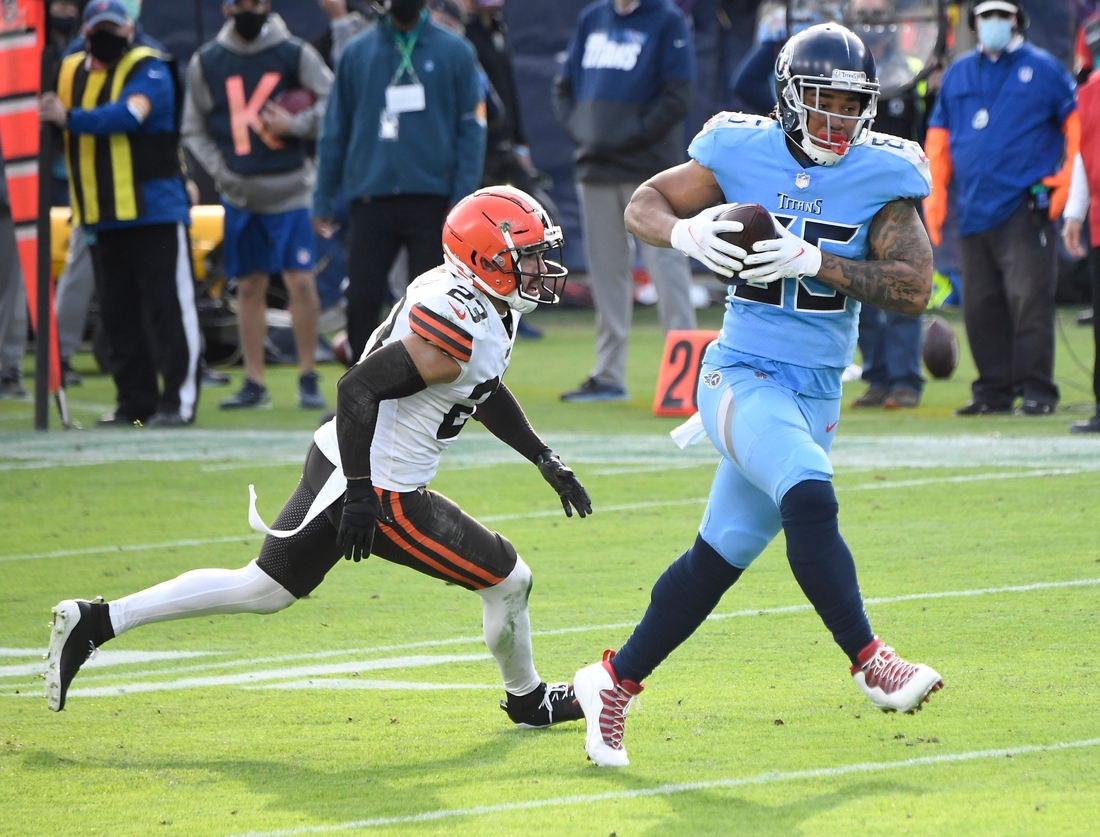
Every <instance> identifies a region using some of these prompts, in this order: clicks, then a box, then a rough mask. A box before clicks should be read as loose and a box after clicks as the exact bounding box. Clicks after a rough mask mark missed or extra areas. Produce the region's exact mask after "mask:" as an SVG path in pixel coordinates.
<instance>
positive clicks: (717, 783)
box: [233, 738, 1100, 837]
mask: <svg viewBox="0 0 1100 837" xmlns="http://www.w3.org/2000/svg"><path fill="white" fill-rule="evenodd" d="M1098 745H1100V738H1086V739H1084V740H1081V741H1062V742H1058V743H1055V744H1033V745H1030V746H1025V747H1005V748H1002V749H997V750H971V751H969V752H965V753H943V754H940V755H936V756H921V757H918V758H911V759H902V760H900V761H869V762H862V763H860V764H840V765H836V766H834V767H819V768H816V769H813V770H794V771H788V772H780V771H778V770H773V771H769V772H767V773H758V774H756V775H755V776H744V777H741V778H735V779H711V780H709V781H704V782H682V783H676V784H668V785H658V786H656V787H653V788H634V789H632V790H614V791H606V792H604V793H593V794H582V795H576V796H559V797H554V798H551V799H532V800H529V801H526V802H502V803H500V804H498V805H477V806H474V807H471V808H443V809H441V810H436V811H425V812H424V813H422V814H410V815H408V816H404V817H372V818H370V819H362V820H351V821H350V822H342V823H334V824H331V825H307V826H302V827H300V828H285V829H280V830H278V831H249V832H247V833H245V834H236V835H233V837H297V835H300V834H327V833H330V832H333V831H352V830H358V829H365V828H379V827H383V826H390V825H406V824H412V823H420V822H434V821H437V820H444V819H453V818H456V817H480V816H485V815H486V814H502V813H507V812H510V811H530V810H533V809H536V808H560V807H565V806H569V805H592V804H594V803H602V802H608V801H617V800H620V799H642V798H647V797H659V796H672V795H673V794H677V793H688V792H691V791H701V790H715V789H728V788H741V787H747V786H751V785H770V784H773V783H775V782H798V781H803V780H806V779H829V778H833V777H836V776H848V775H853V774H861V773H882V772H884V771H887V770H903V769H906V768H916V767H930V766H935V765H941V764H958V763H961V762H968V761H977V760H980V759H1003V758H1008V757H1014V756H1027V755H1032V754H1035V753H1053V752H1058V751H1066V750H1081V749H1086V748H1090V747H1096V746H1098ZM605 830H606V829H605Z"/></svg>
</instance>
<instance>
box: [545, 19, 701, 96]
mask: <svg viewBox="0 0 1100 837" xmlns="http://www.w3.org/2000/svg"><path fill="white" fill-rule="evenodd" d="M562 75H563V76H564V77H565V78H568V79H569V80H570V81H572V83H573V98H574V99H575V100H576V101H577V102H597V101H603V102H624V103H630V104H636V105H644V104H646V103H647V102H649V101H651V100H652V99H653V97H654V96H656V95H657V92H658V90H659V89H660V87H661V85H662V84H663V83H665V82H666V81H671V80H674V79H682V80H685V81H690V82H694V81H695V50H694V42H693V40H692V37H691V32H689V31H688V25H687V21H686V20H685V19H684V16H683V15H682V14H681V13H680V12H679V11H678V10H677V9H676V8H675V7H674V6H673V5H672V4H671V3H669V2H667V0H641V2H640V3H639V4H638V7H637V8H636V9H634V10H632V11H631V12H630V13H629V14H625V15H621V14H619V13H618V12H616V11H615V7H614V3H613V2H612V0H597V2H595V3H592V4H591V5H589V6H586V7H585V8H584V9H583V10H582V11H581V14H580V18H579V19H578V20H577V28H576V30H575V31H574V32H573V38H572V40H571V42H570V44H569V52H568V57H567V58H566V60H565V63H564V64H563V66H562Z"/></svg>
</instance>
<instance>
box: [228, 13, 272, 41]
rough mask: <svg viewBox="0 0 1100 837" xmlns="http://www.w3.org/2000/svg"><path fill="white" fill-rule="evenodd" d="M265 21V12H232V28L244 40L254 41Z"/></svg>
mask: <svg viewBox="0 0 1100 837" xmlns="http://www.w3.org/2000/svg"><path fill="white" fill-rule="evenodd" d="M265 23H267V12H252V11H248V12H234V13H233V28H234V29H236V30H237V34H238V35H240V36H241V38H243V39H244V40H246V41H254V40H256V38H257V37H259V34H260V32H261V31H262V30H263V28H264V24H265Z"/></svg>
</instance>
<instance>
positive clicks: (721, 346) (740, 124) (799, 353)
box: [688, 113, 931, 398]
mask: <svg viewBox="0 0 1100 837" xmlns="http://www.w3.org/2000/svg"><path fill="white" fill-rule="evenodd" d="M688 154H689V155H690V156H691V157H692V158H693V159H695V160H696V161H698V162H699V163H700V164H701V165H703V166H706V167H707V168H708V169H710V170H711V171H712V172H713V173H714V177H715V179H716V180H717V181H718V185H719V186H721V187H722V192H723V194H724V195H725V199H726V200H727V201H729V202H735V201H736V202H739V203H758V204H760V205H761V206H763V207H764V208H765V209H767V210H768V211H769V212H771V213H772V215H773V216H774V217H775V218H776V219H778V221H779V222H781V223H782V224H784V225H785V226H786V227H787V228H788V229H789V230H791V231H792V232H793V233H795V234H796V235H798V236H800V237H802V238H804V239H806V240H807V241H809V242H810V243H811V244H814V245H816V246H818V247H820V248H821V249H822V250H823V251H825V252H828V253H832V254H834V255H837V256H841V257H843V258H846V259H854V260H858V261H862V260H864V259H866V258H867V233H868V231H869V230H870V226H871V219H872V218H873V217H874V216H875V213H877V212H878V211H879V210H880V209H882V207H884V206H885V205H886V204H888V203H890V202H891V201H895V200H899V199H910V200H921V199H923V198H925V197H926V196H927V195H928V191H929V188H930V185H931V179H930V176H929V172H928V160H927V158H926V157H925V156H924V152H923V151H922V150H921V148H920V146H919V145H917V144H916V143H914V142H910V141H908V140H903V139H899V138H898V137H893V136H889V135H886V134H872V135H871V138H870V140H868V141H867V142H866V143H864V144H862V145H857V146H853V147H852V148H850V149H849V151H848V153H847V154H845V155H844V156H843V157H842V158H841V160H840V162H839V163H837V164H836V165H832V166H812V167H810V168H803V167H802V165H801V164H800V163H799V162H798V161H797V160H796V159H795V158H794V156H793V155H792V154H791V152H790V150H789V149H788V148H787V143H786V135H785V134H784V133H783V129H782V128H781V127H780V126H779V124H778V123H777V122H775V121H774V120H773V119H771V118H770V117H763V116H750V115H748V114H744V113H720V114H718V115H716V116H714V117H712V118H711V119H710V121H709V122H707V124H706V125H705V126H704V127H703V130H702V131H701V132H700V133H699V135H698V136H697V137H695V139H694V140H693V141H692V143H691V145H690V147H689V148H688ZM726 303H727V304H726V315H725V319H724V320H723V323H722V332H721V334H720V335H719V337H718V342H717V343H716V344H715V345H714V346H713V347H712V348H711V349H710V351H709V352H708V353H707V361H708V362H710V363H715V364H717V365H720V366H730V365H738V364H744V365H748V366H752V367H754V368H757V369H760V370H761V371H764V372H768V373H770V374H771V375H772V376H773V377H774V378H775V379H776V380H778V381H779V382H780V383H782V384H783V385H784V386H787V387H789V388H790V389H793V390H795V391H797V392H800V393H802V394H803V395H809V396H813V397H817V398H836V397H839V396H840V393H841V385H840V376H841V374H842V373H843V371H844V369H845V368H846V367H847V366H848V364H850V363H851V362H852V357H853V355H854V353H855V346H856V334H857V327H858V320H859V307H860V305H859V303H858V302H857V301H856V300H854V299H851V298H850V297H847V296H845V295H844V294H842V293H840V292H838V291H835V290H833V289H832V288H830V287H828V286H827V285H824V284H822V283H821V282H818V281H816V280H814V279H782V280H780V281H778V282H772V283H771V284H769V285H766V286H754V285H740V286H737V287H734V288H731V293H730V295H729V297H727V299H726Z"/></svg>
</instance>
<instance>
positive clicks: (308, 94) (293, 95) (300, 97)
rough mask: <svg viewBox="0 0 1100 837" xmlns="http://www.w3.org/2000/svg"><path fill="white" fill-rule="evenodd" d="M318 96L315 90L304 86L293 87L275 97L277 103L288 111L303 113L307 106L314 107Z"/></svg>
mask: <svg viewBox="0 0 1100 837" xmlns="http://www.w3.org/2000/svg"><path fill="white" fill-rule="evenodd" d="M316 101H317V97H316V96H314V95H313V92H312V91H310V90H306V89H305V88H304V87H291V88H290V89H288V90H284V91H283V92H282V93H280V94H279V95H278V96H276V97H275V104H277V105H278V106H279V107H281V108H283V109H284V110H285V111H286V112H287V113H290V114H294V113H301V112H302V111H303V110H306V109H307V108H311V107H313V105H314V103H315V102H316Z"/></svg>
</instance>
